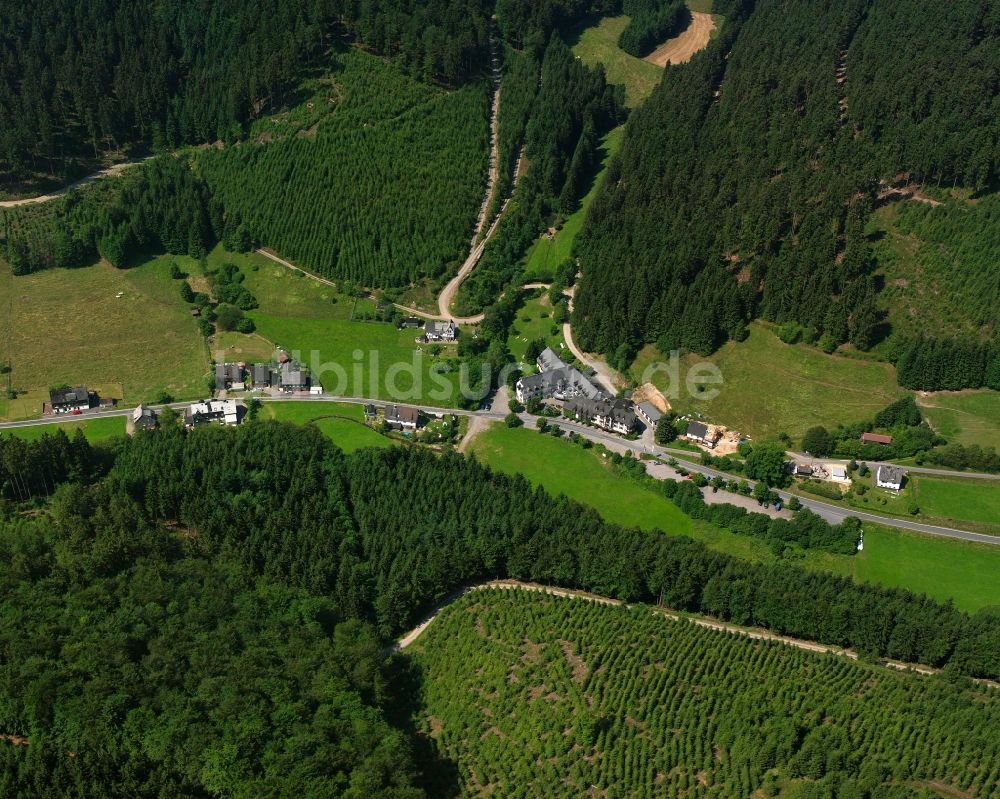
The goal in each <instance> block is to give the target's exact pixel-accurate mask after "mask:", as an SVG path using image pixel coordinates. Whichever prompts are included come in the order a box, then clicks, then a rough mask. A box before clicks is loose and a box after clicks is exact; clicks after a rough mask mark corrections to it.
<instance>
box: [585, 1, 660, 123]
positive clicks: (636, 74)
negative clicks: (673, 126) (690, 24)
mask: <svg viewBox="0 0 1000 799" xmlns="http://www.w3.org/2000/svg"><path fill="white" fill-rule="evenodd" d="M628 23H629V18H628V17H626V16H619V17H604V18H603V19H601V20H599V21H595V20H590V21H588V22H586V23H584V25H583V26H581V27H579V28H576V29H574V30H571V31H568V32H567V33H566V34H565V37H566V40H567V42H568V43H569V44H570V46H571V47H572V48H573V54H574V55H576V56H577V57H578V58H579V59H580V60H581V61H582V62H583V63H584V64H586V65H587V66H594V65H596V64H603V65H604V71H605V73H606V74H607V76H608V82H609V83H618V84H623V85H624V86H625V105H626V106H628V107H629V108H635V107H636V106H638V105H640V104H642V102H643V101H644V100H645V99H646V98H647V97H649V95H650V94H652V92H653V89H655V88H656V84H657V83H659V82H660V78H662V77H663V68H662V67H658V66H656V65H655V64H650V63H649V62H647V61H643V60H642V59H641V58H636V57H635V56H632V55H629V54H628V53H626V52H625V51H624V50H622V49H621V48H620V47H619V46H618V37H619V36H620V35H621V32H622V31H623V30H625V26H626V25H628Z"/></svg>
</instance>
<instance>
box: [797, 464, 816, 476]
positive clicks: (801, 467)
mask: <svg viewBox="0 0 1000 799" xmlns="http://www.w3.org/2000/svg"><path fill="white" fill-rule="evenodd" d="M795 473H796V474H812V473H813V467H812V466H810V465H809V464H808V463H796V464H795Z"/></svg>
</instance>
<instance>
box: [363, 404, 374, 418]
mask: <svg viewBox="0 0 1000 799" xmlns="http://www.w3.org/2000/svg"><path fill="white" fill-rule="evenodd" d="M365 413H366V414H368V415H369V416H374V415H375V406H374V405H372V404H371V403H370V402H366V403H365Z"/></svg>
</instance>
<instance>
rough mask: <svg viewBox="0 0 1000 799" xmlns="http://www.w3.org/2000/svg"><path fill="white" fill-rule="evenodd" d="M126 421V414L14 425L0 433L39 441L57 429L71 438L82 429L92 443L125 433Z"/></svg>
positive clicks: (25, 439)
mask: <svg viewBox="0 0 1000 799" xmlns="http://www.w3.org/2000/svg"><path fill="white" fill-rule="evenodd" d="M125 421H126V420H125V417H124V416H108V417H104V418H97V419H81V420H79V421H72V422H55V423H53V424H39V425H32V426H31V427H13V428H10V429H7V430H0V435H11V436H16V437H17V438H20V439H23V440H24V441H38V439H40V438H41V437H42V436H43V435H52V434H54V433H55V432H56V431H57V430H62V431H63V432H64V433H65V434H66V435H67V436H69V437H70V438H72V437H73V436H74V435H76V431H77V430H82V431H83V434H84V435H85V436H86V437H87V441H89V442H90V443H91V444H99V443H101V442H102V441H107V440H108V439H111V438H117V437H119V436H123V435H125Z"/></svg>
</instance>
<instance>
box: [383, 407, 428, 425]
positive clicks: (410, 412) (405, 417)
mask: <svg viewBox="0 0 1000 799" xmlns="http://www.w3.org/2000/svg"><path fill="white" fill-rule="evenodd" d="M419 416H420V411H418V410H417V409H416V408H413V407H411V406H409V405H386V406H385V420H386V421H387V422H408V423H410V424H416V423H417V419H418V418H419Z"/></svg>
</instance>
